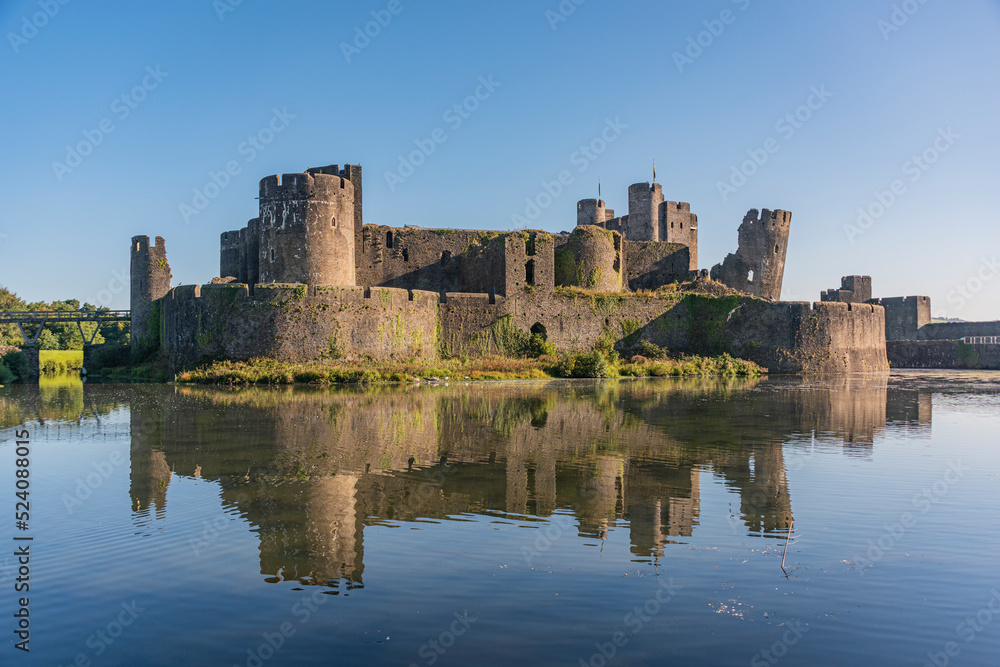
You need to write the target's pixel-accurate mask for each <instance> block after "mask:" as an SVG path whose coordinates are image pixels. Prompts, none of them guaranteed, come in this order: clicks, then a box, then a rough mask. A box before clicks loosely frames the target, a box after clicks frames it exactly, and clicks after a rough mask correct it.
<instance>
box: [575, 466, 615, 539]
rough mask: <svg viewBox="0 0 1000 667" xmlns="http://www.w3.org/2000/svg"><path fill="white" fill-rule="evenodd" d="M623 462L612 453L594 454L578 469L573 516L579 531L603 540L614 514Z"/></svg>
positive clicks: (612, 521)
mask: <svg viewBox="0 0 1000 667" xmlns="http://www.w3.org/2000/svg"><path fill="white" fill-rule="evenodd" d="M624 466H625V463H624V461H623V460H622V459H620V458H617V457H613V456H596V457H594V458H593V459H592V460H591V461H590V462H589V465H587V466H584V468H583V469H582V470H581V471H580V474H581V476H582V477H583V479H581V480H580V484H579V486H578V488H577V502H576V515H577V517H579V519H580V534H581V535H586V536H588V537H597V538H599V539H602V540H603V539H605V537H606V535H607V532H608V526H610V525H612V524H613V523H614V520H615V516H616V514H617V513H618V501H619V500H620V499H622V498H621V490H623V486H622V484H621V481H620V480H621V478H622V477H623V475H624Z"/></svg>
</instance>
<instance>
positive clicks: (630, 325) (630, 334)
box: [621, 319, 642, 348]
mask: <svg viewBox="0 0 1000 667" xmlns="http://www.w3.org/2000/svg"><path fill="white" fill-rule="evenodd" d="M621 328H622V344H623V345H624V346H625V347H628V348H631V347H635V346H636V344H637V343H638V342H639V337H640V336H642V324H641V323H640V322H639V321H638V320H628V319H626V320H622V321H621Z"/></svg>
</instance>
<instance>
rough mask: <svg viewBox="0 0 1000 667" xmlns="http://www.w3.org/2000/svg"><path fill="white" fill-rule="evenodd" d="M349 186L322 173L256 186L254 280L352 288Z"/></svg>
mask: <svg viewBox="0 0 1000 667" xmlns="http://www.w3.org/2000/svg"><path fill="white" fill-rule="evenodd" d="M355 215H356V214H355V207H354V186H353V184H352V183H351V181H350V180H349V179H347V178H345V177H343V176H335V175H333V174H326V173H322V170H321V169H319V170H315V171H314V172H313V173H309V172H307V173H303V174H283V175H282V176H281V177H280V178H279V177H278V176H268V177H267V178H265V179H263V180H261V182H260V237H259V250H258V265H259V269H258V270H259V282H261V283H303V284H309V285H350V286H353V285H355V284H356V277H355V276H356V273H355V264H354V249H355V238H356V229H355V228H356V226H357V221H356V218H355Z"/></svg>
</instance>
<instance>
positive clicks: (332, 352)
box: [326, 322, 344, 359]
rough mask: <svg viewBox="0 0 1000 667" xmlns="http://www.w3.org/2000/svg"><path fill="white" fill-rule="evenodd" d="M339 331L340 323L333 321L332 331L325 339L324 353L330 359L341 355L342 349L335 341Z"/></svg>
mask: <svg viewBox="0 0 1000 667" xmlns="http://www.w3.org/2000/svg"><path fill="white" fill-rule="evenodd" d="M339 332H340V324H338V323H337V322H334V323H333V331H331V332H330V335H329V336H328V337H327V339H326V353H327V356H329V357H330V358H331V359H339V358H340V357H342V356H343V354H344V350H343V348H342V347H341V346H340V344H339V342H338V341H337V334H338V333H339Z"/></svg>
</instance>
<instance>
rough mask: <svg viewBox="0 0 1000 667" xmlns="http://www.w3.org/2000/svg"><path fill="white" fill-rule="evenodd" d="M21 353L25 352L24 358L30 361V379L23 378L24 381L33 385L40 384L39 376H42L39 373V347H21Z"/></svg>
mask: <svg viewBox="0 0 1000 667" xmlns="http://www.w3.org/2000/svg"><path fill="white" fill-rule="evenodd" d="M21 352H23V353H24V356H25V357H27V359H28V377H26V378H23V381H24V382H31V383H36V382H38V376H39V375H41V373H40V372H39V362H38V346H37V345H24V346H22V347H21Z"/></svg>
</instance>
